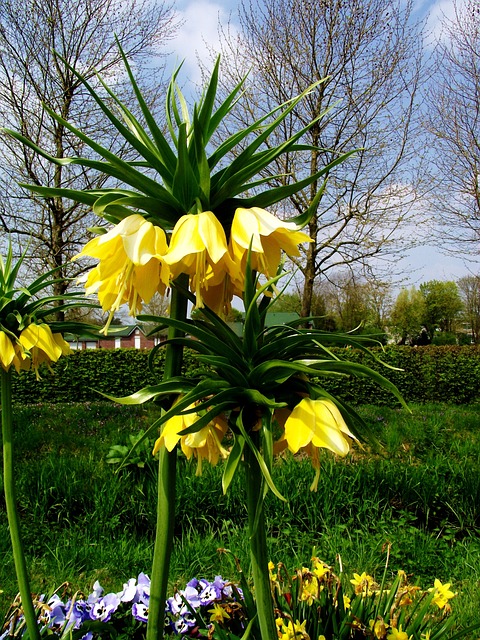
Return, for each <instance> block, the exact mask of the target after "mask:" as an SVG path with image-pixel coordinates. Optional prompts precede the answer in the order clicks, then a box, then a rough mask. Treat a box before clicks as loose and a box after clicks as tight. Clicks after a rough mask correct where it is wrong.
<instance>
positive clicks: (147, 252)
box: [74, 214, 170, 331]
mask: <svg viewBox="0 0 480 640" xmlns="http://www.w3.org/2000/svg"><path fill="white" fill-rule="evenodd" d="M167 248H168V247H167V240H166V236H165V232H164V231H163V229H161V228H160V227H158V226H155V225H153V224H152V223H151V222H150V221H148V220H145V218H143V216H141V215H140V214H134V215H131V216H127V217H126V218H124V219H123V220H122V221H121V222H119V224H117V225H116V226H115V227H114V228H113V229H110V231H108V232H107V233H105V234H103V235H102V236H99V237H97V238H94V239H93V240H90V242H88V243H87V244H86V245H85V247H84V248H83V250H82V251H81V252H80V253H79V254H78V255H77V256H75V258H74V259H76V258H78V257H80V256H90V257H92V258H97V259H98V260H100V262H99V264H98V265H97V266H96V267H94V268H93V269H92V270H91V271H90V273H89V274H88V276H87V277H86V278H83V279H82V280H83V281H85V290H86V292H87V294H91V293H97V295H98V299H99V302H100V304H101V306H102V309H103V310H104V311H109V312H110V317H109V320H108V322H107V326H106V327H105V329H104V330H105V331H106V330H107V328H108V325H109V323H110V321H111V318H112V316H113V313H115V311H117V310H118V309H119V308H120V307H121V305H123V304H125V303H127V304H128V306H129V311H130V315H135V314H136V313H138V312H140V311H141V310H142V304H143V303H148V302H150V300H151V299H152V297H153V295H154V294H155V293H156V292H157V291H158V292H159V293H160V294H162V295H164V294H165V291H166V289H167V287H168V285H169V281H170V271H169V269H168V267H167V265H166V264H165V263H164V261H163V259H162V256H163V254H165V253H166V251H167Z"/></svg>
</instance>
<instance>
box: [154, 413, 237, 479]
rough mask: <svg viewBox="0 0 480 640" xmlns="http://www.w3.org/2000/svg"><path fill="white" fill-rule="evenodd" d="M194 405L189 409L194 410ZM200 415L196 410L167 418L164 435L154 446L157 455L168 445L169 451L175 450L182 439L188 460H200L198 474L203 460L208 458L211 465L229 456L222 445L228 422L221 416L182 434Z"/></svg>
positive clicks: (183, 449) (182, 445)
mask: <svg viewBox="0 0 480 640" xmlns="http://www.w3.org/2000/svg"><path fill="white" fill-rule="evenodd" d="M194 408H195V406H194V405H192V406H191V407H189V409H192V410H194ZM198 419H199V415H198V414H197V413H195V412H192V413H187V414H182V415H176V416H173V418H170V420H167V422H166V423H165V426H164V428H163V431H162V435H161V436H160V437H159V438H158V439H157V441H156V442H155V445H154V448H153V455H155V454H156V453H157V452H158V451H159V450H160V448H161V447H163V446H164V447H166V449H167V451H173V449H174V448H175V446H176V444H177V442H178V441H179V440H180V446H181V448H182V451H183V453H184V454H185V456H186V457H187V459H188V460H190V458H192V456H193V457H195V458H196V459H197V461H198V464H197V475H200V474H201V472H202V461H203V460H207V461H208V462H209V463H210V464H211V465H216V464H217V462H218V461H219V459H220V458H222V459H225V458H227V457H228V451H227V450H226V449H224V448H223V447H222V444H221V443H222V440H223V438H224V436H225V434H226V432H227V423H226V421H225V420H223V419H222V418H220V417H217V418H216V419H215V420H214V421H212V422H209V423H208V424H207V425H206V426H205V427H203V428H202V429H200V430H199V431H196V432H195V433H189V434H188V435H185V436H180V435H179V433H180V431H183V430H184V429H187V428H188V427H191V426H192V425H193V424H194V423H195V422H196V421H197V420H198Z"/></svg>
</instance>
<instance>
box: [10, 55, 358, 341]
mask: <svg viewBox="0 0 480 640" xmlns="http://www.w3.org/2000/svg"><path fill="white" fill-rule="evenodd" d="M122 55H123V54H122ZM124 63H125V68H126V71H127V74H128V77H129V79H130V82H131V86H132V88H133V91H134V94H135V96H136V100H137V106H138V109H139V111H140V114H141V116H139V118H137V117H136V116H135V115H134V114H133V113H132V111H131V110H130V109H129V108H128V107H127V106H126V105H125V104H124V103H123V102H122V101H121V100H120V99H119V98H118V97H117V96H116V95H115V94H114V92H113V91H112V90H111V89H110V88H109V87H108V86H107V85H106V84H105V83H104V82H103V81H102V80H101V79H99V82H100V84H101V86H102V87H103V89H104V90H105V91H106V93H107V95H108V97H109V102H110V103H111V104H113V105H114V109H115V111H114V110H113V108H110V106H109V105H107V102H106V101H105V100H104V99H102V97H101V96H100V95H99V93H98V91H97V90H96V89H95V88H94V87H93V86H92V85H91V84H90V83H89V82H88V81H87V80H86V79H85V78H83V77H82V76H81V75H80V74H78V72H76V71H75V70H74V69H73V68H72V69H71V71H72V73H74V74H75V75H76V76H77V77H78V79H79V80H80V81H81V82H82V83H83V84H84V86H85V87H86V89H87V90H88V91H89V92H90V94H91V96H92V97H93V99H94V100H95V101H96V103H97V104H98V106H99V108H100V109H101V110H102V111H103V113H104V115H105V116H106V118H107V119H108V120H109V121H110V123H111V124H112V126H113V127H114V128H115V129H116V130H117V131H118V133H119V134H120V136H121V137H123V138H124V140H125V142H126V143H127V146H129V148H130V152H131V154H133V155H134V156H136V157H137V160H135V161H131V162H130V161H127V160H125V159H123V158H121V157H119V156H118V155H115V154H114V153H112V152H111V151H110V150H109V149H107V148H105V147H104V146H102V145H101V144H100V143H98V142H96V141H95V140H93V139H92V138H90V137H89V136H87V135H86V134H85V133H83V132H82V131H81V130H80V129H79V128H77V127H76V126H74V125H73V124H71V123H69V122H67V121H65V120H64V119H63V118H62V117H61V116H59V115H58V114H55V113H53V112H51V111H50V114H51V116H52V117H53V118H55V119H56V120H57V121H58V122H59V123H60V124H62V126H64V127H66V128H67V129H69V130H70V131H71V132H72V133H73V134H75V135H76V136H77V137H78V138H79V139H80V140H81V141H82V142H83V143H85V145H86V146H88V147H89V148H90V149H91V150H92V151H93V152H94V156H95V157H92V158H89V157H68V158H65V157H62V158H56V157H53V156H52V155H51V154H49V153H48V152H47V151H45V150H43V149H41V148H39V147H38V146H36V145H35V144H34V143H33V142H32V141H30V140H28V139H26V138H25V137H24V136H22V135H21V134H20V133H19V132H15V131H7V133H9V134H10V135H12V136H13V137H15V138H16V139H18V140H19V141H21V142H22V143H24V144H26V145H27V146H30V147H31V148H32V149H34V150H35V151H36V152H37V153H38V154H40V155H41V156H43V157H45V158H47V159H48V160H49V161H51V162H52V163H54V164H58V165H67V164H74V165H80V166H82V167H84V168H86V169H88V170H90V169H93V170H97V171H99V172H101V173H102V174H103V175H105V176H109V177H110V178H112V179H113V180H114V181H116V182H117V183H119V185H120V186H118V187H105V188H103V189H93V190H82V191H80V190H75V189H67V188H53V187H46V186H38V185H24V186H25V187H27V188H28V189H30V190H32V191H34V192H36V193H39V194H40V195H43V196H45V197H52V196H55V197H65V198H70V199H73V200H75V201H77V202H81V203H84V204H87V205H89V206H91V207H92V209H93V211H94V212H95V213H97V214H98V215H99V216H100V217H102V218H103V219H104V220H105V221H107V222H110V223H113V224H115V225H116V226H115V227H114V228H113V229H111V230H110V231H108V232H107V233H106V234H105V236H100V237H98V238H94V239H93V240H92V241H90V242H89V243H88V244H87V245H86V246H85V247H84V248H83V250H82V251H81V252H80V254H79V256H89V257H93V258H96V259H99V260H100V263H99V264H98V265H97V267H95V268H94V269H92V271H91V272H90V273H89V274H88V276H87V277H86V278H85V280H86V291H87V293H93V292H96V293H97V294H98V297H99V301H100V303H101V305H102V308H103V309H104V311H109V312H110V319H111V316H112V315H113V313H114V312H115V311H116V310H118V309H119V307H120V306H121V305H122V304H125V303H127V304H128V305H129V308H130V313H131V314H132V315H135V314H137V313H138V312H139V311H141V309H142V304H143V303H144V302H149V301H150V299H151V297H152V296H153V294H154V293H155V292H156V291H158V292H159V293H161V294H164V293H165V292H166V290H167V289H168V287H169V284H170V282H171V281H172V280H174V279H175V278H177V277H178V276H179V275H180V274H181V273H186V274H188V275H189V277H190V288H191V290H192V291H194V292H195V294H196V299H197V305H198V306H200V307H201V306H202V305H203V303H204V301H205V302H206V304H208V305H209V306H210V307H212V308H213V309H214V310H215V311H217V312H220V313H221V312H223V311H228V309H229V306H230V302H231V300H232V298H233V296H235V295H236V296H239V297H241V296H242V293H243V288H244V273H245V264H246V254H247V250H248V247H249V244H250V241H251V238H252V235H253V244H252V257H251V260H252V267H253V268H255V269H256V270H257V271H259V272H260V273H263V274H264V275H265V276H266V277H267V279H268V278H271V277H274V276H275V274H276V272H277V269H278V265H279V263H280V255H281V251H282V250H283V251H285V252H286V253H287V254H288V255H290V256H292V255H293V256H294V255H299V254H298V244H300V243H303V242H309V241H311V240H310V238H309V237H308V235H307V234H305V233H302V232H301V231H300V229H301V228H302V227H303V226H304V225H305V224H306V223H307V222H308V220H309V219H310V218H311V217H312V215H313V214H314V212H315V211H316V208H317V206H318V203H319V201H320V198H321V195H322V192H323V189H324V186H325V180H326V177H327V176H328V173H329V172H330V170H331V169H332V168H333V167H334V166H335V165H336V164H338V163H340V162H342V161H343V160H344V159H345V158H346V157H348V155H350V154H344V155H343V156H339V157H338V158H336V159H335V160H334V161H332V162H331V163H330V164H329V165H327V166H326V167H324V168H322V169H321V170H320V171H318V172H316V173H314V174H312V175H309V176H307V177H305V178H304V179H303V180H300V181H298V182H293V183H291V184H286V185H284V186H280V187H274V188H270V187H269V186H268V178H266V177H258V176H259V174H261V172H262V170H263V169H265V168H266V167H267V166H268V165H270V164H271V163H272V162H273V161H274V160H276V159H277V158H278V157H280V156H282V155H283V154H286V153H292V152H301V151H305V150H309V149H312V147H311V146H310V145H306V144H303V143H301V142H300V140H301V138H302V136H303V135H304V134H305V133H306V132H307V131H308V130H309V128H310V127H312V126H314V124H315V123H316V122H317V121H318V120H319V119H321V118H322V116H323V115H324V114H322V113H320V114H319V115H318V116H317V117H316V118H315V119H314V120H313V121H312V122H310V123H309V124H308V125H307V126H305V127H303V128H302V129H300V130H299V131H298V132H296V133H295V134H294V135H292V136H291V137H290V138H289V139H287V140H285V141H284V142H283V143H281V144H278V145H270V144H267V141H268V139H269V137H270V135H271V134H272V132H273V131H274V130H275V129H276V128H277V127H278V126H279V125H280V124H281V123H282V122H283V121H284V120H285V118H287V117H288V115H289V114H290V113H291V112H292V110H294V109H295V107H296V105H297V104H298V103H299V101H301V100H303V99H304V98H305V96H307V95H308V94H309V93H310V92H312V91H315V90H316V89H317V87H318V85H319V84H320V83H321V82H323V81H320V82H317V83H315V84H313V85H312V86H310V87H309V88H308V89H306V90H305V91H304V92H303V93H302V94H300V95H299V96H297V97H294V98H292V99H291V100H288V101H287V102H286V103H284V104H282V105H280V106H278V107H277V108H275V109H273V110H272V111H271V112H269V113H267V114H266V115H264V116H262V117H261V118H260V119H258V120H257V121H255V122H254V123H253V124H251V125H250V126H248V127H246V128H244V129H242V130H241V131H238V132H236V133H234V134H233V135H230V136H229V137H227V139H226V140H224V141H223V142H222V143H220V144H218V146H216V147H215V145H214V143H213V138H214V134H215V133H216V132H217V130H218V128H219V125H220V124H221V123H222V121H223V120H224V119H225V118H226V117H227V116H228V114H229V113H230V111H231V110H232V109H233V108H234V105H235V103H236V101H237V100H238V98H239V95H240V93H241V90H242V86H243V81H242V82H240V83H239V84H238V85H237V86H236V87H234V89H233V90H232V91H231V93H229V94H228V95H227V97H226V98H225V99H224V100H223V101H221V102H220V105H219V106H217V102H218V99H217V89H218V79H219V59H218V60H217V61H216V64H215V66H214V68H213V71H212V74H211V78H210V80H209V82H208V85H207V87H206V89H205V91H204V94H203V96H202V98H201V99H200V100H199V102H198V104H195V105H194V107H193V115H191V116H190V114H189V112H188V109H187V106H186V101H185V98H184V96H183V94H182V92H181V90H180V89H179V87H178V85H177V76H178V72H179V70H177V71H176V72H175V73H174V74H173V77H172V80H171V82H170V84H169V87H168V90H167V94H166V122H167V130H168V138H167V136H166V135H165V134H164V133H163V131H162V129H161V127H160V126H159V125H158V124H157V122H156V120H155V117H154V115H153V113H152V111H151V110H150V108H149V106H148V105H147V102H146V100H145V98H144V97H143V95H142V93H141V91H140V89H139V87H138V85H137V83H136V81H135V78H134V76H133V73H132V71H131V68H130V66H129V64H128V61H127V59H126V58H125V57H124ZM117 113H119V114H120V117H118V116H117ZM140 118H141V119H142V122H143V123H144V125H142V124H141V123H140ZM234 154H236V155H234ZM232 155H234V157H233V159H232V160H230V157H231V156H232ZM318 182H320V184H321V187H320V189H318V191H317V194H316V196H315V197H314V198H313V200H312V202H311V205H310V207H309V208H308V209H307V210H306V211H305V212H304V213H303V214H302V215H300V216H296V217H293V218H291V219H290V220H289V221H288V222H285V221H281V220H279V219H278V218H276V217H275V216H274V215H273V214H271V213H269V212H267V211H266V210H265V207H269V206H271V205H274V204H275V203H277V202H279V201H281V200H283V199H285V198H287V197H289V196H291V195H292V194H294V193H296V192H298V191H300V190H302V189H304V188H305V187H308V186H310V185H312V184H315V185H316V184H317V183H318ZM99 232H100V233H105V229H104V228H100V229H99ZM79 256H77V257H79ZM107 328H108V326H107Z"/></svg>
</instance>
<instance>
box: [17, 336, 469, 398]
mask: <svg viewBox="0 0 480 640" xmlns="http://www.w3.org/2000/svg"><path fill="white" fill-rule="evenodd" d="M372 352H373V353H375V355H377V356H378V357H379V358H381V359H382V361H383V362H384V363H386V364H388V365H390V366H391V367H396V368H399V369H402V371H398V370H393V369H391V368H388V367H385V366H382V365H381V364H380V363H378V362H376V361H375V360H374V359H373V358H371V357H369V356H367V355H366V354H364V353H363V352H360V351H356V350H353V349H348V350H344V349H337V350H336V353H338V354H339V355H341V356H342V357H345V358H347V359H348V360H351V361H353V362H361V363H363V364H368V365H369V366H371V367H372V368H374V369H376V370H377V371H379V372H380V373H382V374H383V375H384V376H385V377H387V378H388V379H389V380H391V381H392V382H393V383H395V384H396V385H397V387H398V388H399V389H400V391H401V393H402V394H403V396H404V397H405V399H406V400H407V401H408V402H416V403H418V402H420V403H424V402H447V403H454V404H468V403H472V402H476V401H478V400H480V348H479V347H477V346H463V347H459V346H428V347H418V348H412V347H398V346H391V347H386V349H385V351H384V352H382V351H381V350H380V349H372ZM149 354H150V351H148V350H138V349H105V350H91V351H90V350H87V351H78V352H75V353H74V354H72V355H71V356H68V357H67V358H61V359H60V360H59V362H58V363H57V364H56V365H55V366H54V375H50V374H49V373H48V371H46V370H45V371H44V372H42V378H41V380H39V381H37V380H36V379H35V374H34V373H33V372H25V373H22V374H21V375H20V376H17V375H14V376H13V393H14V400H15V401H16V402H20V403H22V404H31V403H37V402H86V401H91V400H99V399H102V396H100V395H99V394H98V393H96V392H95V390H97V391H102V392H104V393H108V394H110V395H114V396H123V395H128V394H130V393H133V392H135V391H138V389H140V388H142V387H144V386H146V385H150V384H155V383H156V382H158V381H159V380H160V378H161V375H162V368H163V358H164V351H163V350H162V349H160V350H158V351H157V353H156V354H155V358H154V364H155V373H151V372H150V371H149V368H148V356H149ZM197 368H198V365H197V364H196V361H195V359H194V358H193V357H192V354H191V353H189V352H187V353H186V357H185V373H186V374H187V375H190V374H193V373H194V371H195V370H196V369H197ZM323 384H324V386H325V388H326V389H327V390H328V391H329V392H332V393H334V394H335V395H338V396H340V397H343V398H344V399H345V400H348V401H349V402H352V403H353V404H389V405H394V404H395V400H394V399H393V398H392V396H391V395H390V394H388V393H386V392H384V391H382V390H380V389H379V388H378V387H376V386H375V385H373V384H372V383H371V382H369V381H368V380H366V379H362V378H354V377H349V378H343V377H342V378H335V379H333V378H329V379H325V380H323Z"/></svg>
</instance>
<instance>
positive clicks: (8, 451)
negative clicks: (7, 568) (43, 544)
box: [0, 369, 40, 640]
mask: <svg viewBox="0 0 480 640" xmlns="http://www.w3.org/2000/svg"><path fill="white" fill-rule="evenodd" d="M0 373H1V378H2V380H1V402H2V441H3V486H4V492H5V504H6V507H7V521H8V528H9V531H10V539H11V542H12V551H13V561H14V564H15V572H16V575H17V583H18V590H19V591H20V597H21V600H22V608H23V613H24V616H25V621H26V623H27V629H28V634H29V637H30V639H31V640H40V632H39V630H38V625H37V617H36V615H35V609H34V607H33V602H32V598H31V592H30V582H29V579H28V571H27V563H26V560H25V553H24V551H23V544H22V538H21V534H20V519H19V517H18V512H17V505H16V498H15V476H14V471H13V428H12V374H11V370H8V371H5V370H4V369H0Z"/></svg>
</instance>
